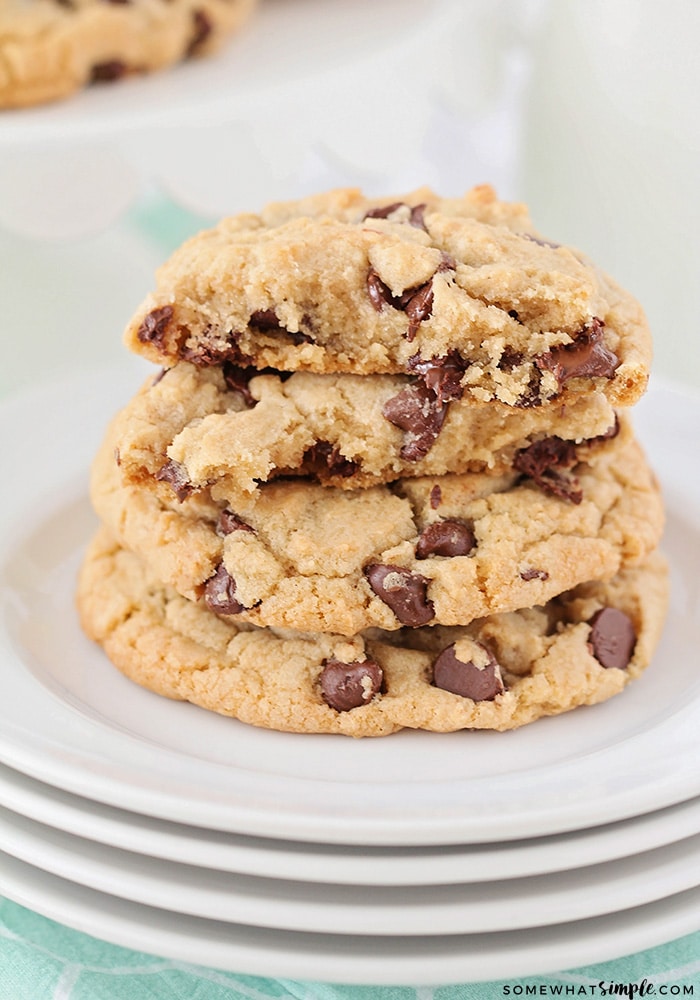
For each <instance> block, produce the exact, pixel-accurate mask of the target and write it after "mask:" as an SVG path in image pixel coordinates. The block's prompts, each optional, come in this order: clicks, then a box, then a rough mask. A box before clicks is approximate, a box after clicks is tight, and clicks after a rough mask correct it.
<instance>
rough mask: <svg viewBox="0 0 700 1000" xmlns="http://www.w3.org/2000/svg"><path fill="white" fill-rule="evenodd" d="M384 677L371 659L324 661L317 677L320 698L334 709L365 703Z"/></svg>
mask: <svg viewBox="0 0 700 1000" xmlns="http://www.w3.org/2000/svg"><path fill="white" fill-rule="evenodd" d="M383 680H384V675H383V672H382V668H381V667H380V666H379V664H378V663H375V662H374V661H373V660H363V661H362V662H360V661H355V662H354V663H341V662H340V660H326V661H325V663H324V666H323V670H322V671H321V675H320V677H319V683H320V685H321V694H322V696H323V700H324V701H325V702H326V704H327V705H330V707H331V708H334V709H335V710H336V711H337V712H350V711H352V709H353V708H360V706H362V705H366V704H368V702H370V701H372V699H373V698H375V697H376V696H377V695H378V694H379V692H380V691H381V689H382V681H383Z"/></svg>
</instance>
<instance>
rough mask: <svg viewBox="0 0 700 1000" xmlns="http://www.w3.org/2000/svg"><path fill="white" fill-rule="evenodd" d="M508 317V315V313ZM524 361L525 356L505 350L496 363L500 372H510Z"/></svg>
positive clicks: (519, 352) (518, 352)
mask: <svg viewBox="0 0 700 1000" xmlns="http://www.w3.org/2000/svg"><path fill="white" fill-rule="evenodd" d="M508 315H509V316H510V313H508ZM524 360H525V355H524V354H523V353H522V352H521V351H511V350H509V349H508V348H506V349H505V350H504V351H503V353H502V354H501V357H500V358H499V361H498V367H499V369H500V371H502V372H512V371H513V369H514V368H517V367H518V365H521V364H522V363H523V361H524Z"/></svg>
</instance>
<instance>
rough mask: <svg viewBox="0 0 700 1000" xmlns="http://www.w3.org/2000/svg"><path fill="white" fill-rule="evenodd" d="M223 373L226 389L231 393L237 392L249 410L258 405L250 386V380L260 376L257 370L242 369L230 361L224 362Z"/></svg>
mask: <svg viewBox="0 0 700 1000" xmlns="http://www.w3.org/2000/svg"><path fill="white" fill-rule="evenodd" d="M222 372H223V376H224V382H225V383H226V388H227V389H229V390H230V391H231V392H237V393H238V394H239V395H240V396H241V397H242V398H243V402H244V403H245V405H246V406H247V407H248V408H249V409H252V408H253V407H254V406H255V404H256V403H257V399H254V398H253V395H252V393H251V391H250V389H249V387H248V386H249V383H250V380H251V379H252V378H255V376H256V375H259V374H260V372H259V371H258V370H257V368H250V367H246V368H241V367H240V365H234V364H232V362H230V361H224V363H223V366H222Z"/></svg>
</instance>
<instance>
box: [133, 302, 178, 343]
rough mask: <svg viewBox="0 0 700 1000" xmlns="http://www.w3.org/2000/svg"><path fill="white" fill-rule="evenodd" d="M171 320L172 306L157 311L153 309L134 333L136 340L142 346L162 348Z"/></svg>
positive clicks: (162, 307) (161, 307)
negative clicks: (149, 345)
mask: <svg viewBox="0 0 700 1000" xmlns="http://www.w3.org/2000/svg"><path fill="white" fill-rule="evenodd" d="M172 318H173V307H172V306H160V307H159V308H158V309H153V310H152V311H151V312H149V314H148V315H147V316H145V317H144V318H143V320H142V321H141V326H140V327H139V328H138V330H137V331H136V336H137V338H138V339H139V340H140V341H141V343H142V344H153V345H154V346H155V347H162V345H163V339H164V337H165V334H166V332H167V329H168V326H169V325H170V321H171V320H172Z"/></svg>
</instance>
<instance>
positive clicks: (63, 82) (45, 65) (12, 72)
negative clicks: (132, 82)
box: [0, 0, 256, 108]
mask: <svg viewBox="0 0 700 1000" xmlns="http://www.w3.org/2000/svg"><path fill="white" fill-rule="evenodd" d="M255 3H256V0H0V108H14V107H23V106H26V105H31V104H39V103H42V102H46V101H52V100H57V99H59V98H62V97H67V96H68V95H70V94H72V93H74V92H75V91H77V90H79V89H81V88H82V87H85V86H87V85H88V84H91V83H97V82H103V81H112V80H117V79H120V78H121V77H123V76H127V75H130V74H134V73H144V72H150V71H152V70H157V69H162V68H163V67H165V66H169V65H171V64H173V63H176V62H179V61H180V60H182V59H188V58H190V57H193V56H200V55H206V54H208V53H210V52H213V51H214V50H215V49H217V48H218V47H219V46H220V45H221V44H222V43H223V42H224V40H225V39H226V38H227V37H228V36H229V34H230V33H231V32H232V31H234V30H235V29H236V28H238V27H239V26H240V25H241V24H242V23H243V22H244V21H245V20H246V19H247V17H248V16H249V15H250V13H251V11H252V9H253V7H254V6H255Z"/></svg>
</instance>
